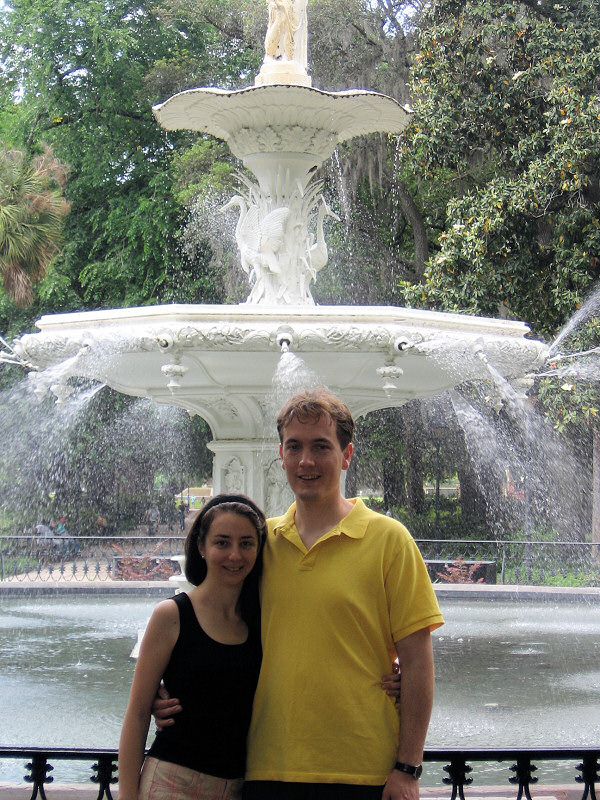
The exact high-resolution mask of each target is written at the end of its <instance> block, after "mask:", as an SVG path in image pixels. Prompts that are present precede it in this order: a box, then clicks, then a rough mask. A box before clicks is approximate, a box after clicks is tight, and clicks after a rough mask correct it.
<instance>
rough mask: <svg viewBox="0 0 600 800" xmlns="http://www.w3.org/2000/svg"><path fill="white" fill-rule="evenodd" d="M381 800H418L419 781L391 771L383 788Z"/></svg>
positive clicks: (403, 773) (396, 771)
mask: <svg viewBox="0 0 600 800" xmlns="http://www.w3.org/2000/svg"><path fill="white" fill-rule="evenodd" d="M381 800H419V781H416V780H415V779H414V778H413V777H412V775H407V774H406V773H405V772H400V771H399V770H397V769H393V770H392V771H391V772H390V775H389V777H388V779H387V781H386V784H385V786H384V787H383V794H382V796H381Z"/></svg>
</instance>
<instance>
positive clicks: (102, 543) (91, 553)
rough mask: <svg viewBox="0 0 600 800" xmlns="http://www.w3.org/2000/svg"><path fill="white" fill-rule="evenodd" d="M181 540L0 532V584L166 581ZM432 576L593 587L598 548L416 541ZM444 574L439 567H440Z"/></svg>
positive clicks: (174, 569) (599, 575) (597, 581)
mask: <svg viewBox="0 0 600 800" xmlns="http://www.w3.org/2000/svg"><path fill="white" fill-rule="evenodd" d="M184 541H185V537H184V536H175V535H172V534H170V533H166V534H165V535H157V536H152V537H151V536H120V537H90V536H77V537H75V536H67V537H58V536H54V537H39V536H24V535H17V536H0V580H2V581H22V582H27V581H37V582H39V581H81V582H84V581H123V580H140V581H141V580H166V579H167V578H169V577H170V576H171V575H174V574H177V573H178V572H179V567H178V565H177V564H176V563H174V562H173V561H172V557H173V556H174V555H181V554H182V553H183V545H184ZM417 544H418V545H419V548H420V550H421V552H422V554H423V557H424V558H425V559H426V560H427V561H431V562H433V563H434V565H435V566H434V568H432V569H430V574H431V576H432V580H434V581H438V582H444V580H449V582H453V581H452V580H450V579H448V578H447V577H446V578H444V577H440V572H441V573H443V574H445V573H444V565H445V564H447V565H455V567H456V566H457V565H458V566H460V565H461V563H462V566H463V569H462V574H459V575H458V576H457V575H456V573H455V578H456V580H455V581H454V582H465V583H466V582H470V581H477V580H478V577H480V576H481V574H483V573H482V572H481V571H480V572H479V573H478V572H477V571H476V570H475V569H474V567H475V565H476V564H478V563H479V564H485V565H486V570H485V574H486V578H485V580H486V582H494V581H493V580H491V579H489V578H490V576H491V577H492V578H494V577H495V581H496V582H497V583H510V584H527V585H534V586H535V585H548V584H549V585H561V583H563V582H567V583H568V582H569V581H570V585H577V586H600V545H598V544H591V543H589V542H565V541H556V542H552V541H542V542H540V541H528V540H519V541H508V540H502V541H495V540H471V539H418V540H417ZM446 572H447V571H446Z"/></svg>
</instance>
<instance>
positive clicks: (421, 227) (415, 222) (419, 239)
mask: <svg viewBox="0 0 600 800" xmlns="http://www.w3.org/2000/svg"><path fill="white" fill-rule="evenodd" d="M398 196H399V198H400V204H401V206H402V213H403V214H404V216H405V217H406V219H407V220H408V221H409V222H410V225H411V228H412V233H413V242H414V245H415V260H414V264H413V271H414V277H415V280H416V281H420V280H421V279H422V278H423V273H424V271H425V263H426V262H427V259H428V258H429V242H428V240H427V228H426V226H425V222H424V220H423V215H422V214H421V212H420V210H419V208H418V206H417V204H416V203H415V201H414V200H413V197H412V195H411V193H410V192H409V191H408V189H407V188H406V186H405V184H404V183H402V181H399V182H398Z"/></svg>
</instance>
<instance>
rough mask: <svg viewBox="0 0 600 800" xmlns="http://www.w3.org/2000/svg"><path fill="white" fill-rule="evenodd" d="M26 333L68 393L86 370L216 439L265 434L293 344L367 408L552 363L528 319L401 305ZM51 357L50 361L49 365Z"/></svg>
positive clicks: (230, 311)
mask: <svg viewBox="0 0 600 800" xmlns="http://www.w3.org/2000/svg"><path fill="white" fill-rule="evenodd" d="M37 326H38V327H39V329H40V333H35V334H27V335H25V336H23V337H22V338H21V339H19V340H18V341H17V342H15V349H16V351H17V352H18V353H19V355H20V356H21V357H22V358H23V359H24V360H26V361H27V362H28V363H29V364H30V365H31V366H32V367H34V368H35V369H38V370H44V371H43V372H40V373H38V374H37V375H36V381H37V382H38V383H39V384H41V387H42V388H43V389H47V388H52V391H54V393H55V394H56V395H57V397H59V399H60V398H61V392H64V391H68V383H69V378H73V377H78V376H81V377H86V378H91V379H94V380H97V381H100V382H103V383H105V384H107V385H108V386H110V387H112V388H113V389H115V390H117V391H119V392H123V393H125V394H129V395H134V396H140V397H142V396H144V397H152V398H153V399H154V400H156V401H158V402H160V403H167V404H170V405H176V406H180V407H182V408H185V409H187V410H188V411H189V412H191V413H197V414H200V415H201V416H202V417H203V418H204V419H205V420H206V421H207V422H208V424H209V425H210V427H211V429H212V432H213V435H214V437H215V439H216V440H223V439H229V440H231V439H237V440H242V439H243V440H251V439H262V438H263V437H264V435H265V419H266V418H267V417H268V416H269V413H268V412H269V410H270V408H269V407H270V405H272V403H273V401H272V399H270V398H272V394H273V386H272V381H273V376H274V373H275V371H276V368H277V366H278V363H279V361H280V358H281V357H282V347H283V349H284V351H285V349H286V345H289V349H290V351H291V352H292V353H294V354H296V355H297V356H299V357H300V358H301V359H302V360H303V361H304V362H305V364H306V367H308V368H309V369H310V370H312V371H313V372H314V373H315V374H316V376H317V380H318V381H319V382H321V383H323V384H325V385H327V386H329V387H330V388H331V389H332V390H334V391H335V392H337V393H339V395H340V396H341V397H342V398H343V399H344V400H345V401H346V402H347V403H348V405H349V407H350V408H351V410H352V412H353V413H354V414H355V415H356V416H360V415H363V414H366V413H368V412H369V411H373V410H375V409H379V408H386V407H390V406H399V405H402V404H403V403H405V402H407V401H408V400H411V399H413V398H416V397H423V396H427V395H432V394H436V393H439V392H441V391H443V390H445V389H448V388H450V387H452V386H455V385H457V384H459V383H461V382H463V381H465V380H472V379H476V378H481V377H485V366H484V364H482V361H488V362H489V363H490V364H491V366H493V367H494V368H495V369H496V370H497V371H498V372H499V373H501V374H502V375H503V376H504V377H506V378H508V379H509V380H515V379H520V378H522V377H523V376H524V375H527V374H528V373H531V372H533V371H535V370H536V369H538V368H539V367H540V365H541V364H542V363H543V360H544V357H545V353H546V347H545V346H544V345H543V344H542V343H541V342H538V341H535V340H532V339H528V338H526V335H527V334H528V332H529V329H528V327H527V326H526V325H525V324H524V323H521V322H512V321H506V320H495V319H486V318H481V317H473V316H467V315H462V314H449V313H439V312H429V311H419V310H415V309H406V308H396V307H389V306H386V307H362V306H315V307H311V308H307V307H301V308H300V307H298V308H296V307H286V308H275V307H274V308H269V307H260V308H257V307H255V306H249V305H238V306H234V305H168V306H152V307H146V308H129V309H119V310H108V311H106V310H103V311H88V312H81V313H71V314H56V315H52V316H44V317H42V318H41V319H40V320H39V321H38V322H37ZM48 368H51V369H48Z"/></svg>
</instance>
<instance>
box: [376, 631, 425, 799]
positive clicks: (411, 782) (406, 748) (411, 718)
mask: <svg viewBox="0 0 600 800" xmlns="http://www.w3.org/2000/svg"><path fill="white" fill-rule="evenodd" d="M395 645H396V652H397V653H398V661H399V664H400V672H401V674H402V692H401V694H400V702H399V712H400V738H399V742H400V743H399V747H398V755H397V759H396V760H397V761H400V762H402V763H404V764H411V765H414V766H418V765H419V764H421V761H422V760H423V748H424V746H425V737H426V735H427V728H428V727H429V718H430V716H431V708H432V706H433V650H432V646H431V634H430V632H429V629H428V628H423V629H422V630H420V631H416V632H415V633H412V634H411V635H410V636H407V637H406V638H405V639H401V640H400V641H399V642H396V643H395ZM418 797H419V782H418V781H416V780H415V779H414V778H413V777H412V776H411V775H407V774H406V773H404V772H400V771H399V770H392V772H391V773H390V776H389V777H388V779H387V782H386V784H385V787H384V789H383V796H382V800H418Z"/></svg>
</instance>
